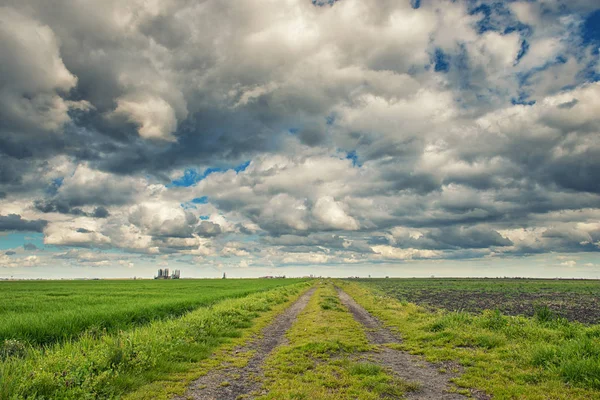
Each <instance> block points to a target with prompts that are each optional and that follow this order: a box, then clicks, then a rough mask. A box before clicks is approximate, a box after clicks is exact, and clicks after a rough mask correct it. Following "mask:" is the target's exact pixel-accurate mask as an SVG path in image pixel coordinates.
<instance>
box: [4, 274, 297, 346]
mask: <svg viewBox="0 0 600 400" xmlns="http://www.w3.org/2000/svg"><path fill="white" fill-rule="evenodd" d="M295 282H297V281H295V280H292V279H285V280H279V279H278V280H275V279H273V280H266V279H263V280H257V279H256V280H249V279H244V280H235V279H227V280H178V281H177V280H173V281H140V280H137V281H67V282H64V281H50V282H48V281H42V282H0V343H1V342H3V341H4V340H8V339H16V340H18V341H20V342H24V343H28V344H31V345H48V344H52V343H56V342H61V341H65V340H68V339H73V338H75V337H77V336H78V335H80V334H82V333H84V332H88V333H91V334H96V335H97V334H98V333H104V332H116V331H118V330H120V329H128V328H129V327H131V326H139V325H144V324H147V323H149V322H151V321H155V320H159V319H165V318H169V317H176V316H180V315H183V314H185V313H186V312H188V311H191V310H193V309H195V308H197V307H201V306H207V305H210V304H214V303H215V302H217V301H220V300H223V299H226V298H234V297H242V296H246V295H248V294H250V293H255V292H257V291H262V290H267V289H270V288H273V287H277V286H282V285H289V284H292V283H295Z"/></svg>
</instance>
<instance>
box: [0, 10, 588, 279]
mask: <svg viewBox="0 0 600 400" xmlns="http://www.w3.org/2000/svg"><path fill="white" fill-rule="evenodd" d="M592 3H593V2H589V1H572V2H568V4H566V3H565V2H560V1H554V0H552V1H544V2H530V1H513V2H509V3H502V2H497V3H494V4H493V5H491V4H488V3H486V2H479V1H475V2H472V1H454V2H450V1H446V0H436V1H427V2H420V3H419V2H412V3H411V2H408V1H405V2H381V1H375V0H344V1H332V2H311V1H305V0H290V1H285V2H281V1H276V0H272V1H267V2H266V3H265V2H264V1H258V0H251V1H245V2H230V3H227V4H224V3H223V2H221V1H217V0H208V1H205V2H203V3H202V4H197V3H194V2H176V1H163V2H147V1H141V0H128V1H116V0H114V1H113V0H109V1H104V2H88V3H86V4H83V3H73V2H64V1H57V2H52V3H51V4H50V3H45V2H39V1H30V0H19V1H16V0H8V1H6V2H4V5H3V6H2V8H1V9H0V55H2V60H3V63H2V65H0V210H2V215H0V231H7V232H16V231H19V232H28V231H29V232H39V233H43V235H44V243H45V244H50V245H54V246H58V247H59V248H60V247H62V246H71V247H74V248H77V247H81V248H83V250H82V253H75V252H74V253H72V254H66V253H65V254H64V256H63V257H62V258H58V259H60V260H67V259H68V260H80V261H81V262H82V263H89V264H90V265H92V264H93V265H97V266H102V265H105V263H104V264H103V263H102V260H103V257H107V256H106V253H104V252H100V251H97V249H105V248H114V249H120V250H121V251H122V252H132V253H144V254H145V256H148V257H166V259H168V257H179V256H185V257H187V258H186V259H190V258H192V257H194V259H196V260H202V262H203V263H211V262H212V263H214V265H217V266H218V265H220V264H219V263H221V261H220V259H221V258H222V259H226V260H228V261H227V262H230V263H235V265H237V266H239V263H240V262H241V261H240V260H238V259H243V261H244V263H245V264H244V265H247V266H256V265H269V266H277V265H312V264H336V265H337V264H339V265H343V264H345V263H346V264H347V263H364V264H369V263H381V262H386V261H387V262H397V263H401V262H404V261H414V260H441V259H448V258H450V259H457V258H478V257H488V259H491V258H493V257H504V258H506V257H521V256H527V255H531V254H540V253H542V254H544V253H550V252H553V251H559V252H566V253H578V252H597V251H599V250H600V228H599V227H598V226H597V221H598V219H599V218H600V184H599V181H598V179H597V176H598V175H599V174H600V162H599V161H597V160H600V140H599V139H598V138H599V137H600V135H598V133H599V131H600V119H599V118H598V115H597V110H598V108H599V107H600V83H599V82H598V80H599V79H600V77H599V75H598V71H599V70H600V67H599V66H600V62H599V57H600V56H599V55H598V52H597V48H598V44H599V43H600V38H597V37H594V36H593V35H594V34H593V32H591V33H590V32H588V30H587V29H588V28H587V27H588V26H589V21H588V18H589V16H590V15H591V14H590V13H592V12H593V11H594V10H595V7H594V6H593V4H592ZM188 178H189V179H188ZM44 253H46V252H44ZM3 257H5V259H4V261H3V262H4V263H5V264H6V265H7V263H8V262H9V261H7V260H9V259H10V260H13V258H16V257H15V255H12V256H10V257H9V256H8V255H6V254H4V255H3ZM572 259H575V258H572ZM570 260H571V259H570ZM21 261H22V262H25V263H28V265H34V264H36V263H38V265H39V262H40V261H39V260H37V261H35V260H34V259H31V260H29V261H24V260H23V259H22V260H21ZM113 261H114V264H118V265H121V264H119V260H113ZM10 262H11V263H12V262H13V261H10ZM69 262H71V261H69ZM165 262H166V261H165ZM94 263H96V264H94ZM129 263H130V261H129V260H125V261H124V263H123V266H125V267H127V266H128V265H129ZM11 265H13V264H11ZM111 265H112V264H111ZM232 265H233V264H232ZM573 266H574V267H578V264H577V265H573Z"/></svg>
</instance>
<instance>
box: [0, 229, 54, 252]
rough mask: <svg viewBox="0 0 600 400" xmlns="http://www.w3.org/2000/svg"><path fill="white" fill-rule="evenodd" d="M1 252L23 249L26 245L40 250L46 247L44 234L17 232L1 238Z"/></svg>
mask: <svg viewBox="0 0 600 400" xmlns="http://www.w3.org/2000/svg"><path fill="white" fill-rule="evenodd" d="M0 239H2V240H0V250H8V249H15V248H17V247H21V248H22V247H23V245H25V244H26V243H30V244H33V245H35V246H36V247H37V248H38V249H41V248H43V247H44V234H43V233H38V232H15V233H9V234H7V235H1V236H0Z"/></svg>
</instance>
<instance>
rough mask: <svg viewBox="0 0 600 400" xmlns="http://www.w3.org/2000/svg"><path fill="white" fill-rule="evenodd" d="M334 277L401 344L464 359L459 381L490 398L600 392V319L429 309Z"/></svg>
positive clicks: (433, 355) (434, 357) (436, 357)
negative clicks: (587, 322)
mask: <svg viewBox="0 0 600 400" xmlns="http://www.w3.org/2000/svg"><path fill="white" fill-rule="evenodd" d="M390 281H392V280H390ZM339 284H340V285H342V286H343V288H344V290H345V291H346V292H347V293H348V294H350V295H351V296H352V297H354V299H355V300H356V301H357V302H359V303H360V304H361V305H362V306H363V307H365V308H366V309H367V310H368V311H369V312H371V313H372V314H374V315H375V316H377V317H378V318H380V319H381V320H382V321H384V322H385V323H386V324H387V325H388V326H390V327H391V328H392V329H396V330H398V331H399V332H400V333H401V335H402V337H403V342H402V344H401V345H399V346H398V348H399V349H402V350H407V351H410V352H412V353H414V354H422V355H424V356H425V357H426V358H427V359H428V360H430V361H434V362H436V361H447V360H451V361H455V362H458V363H459V364H461V365H462V366H463V367H464V372H463V374H462V375H461V376H459V377H458V378H456V379H455V383H456V384H457V385H458V386H459V387H462V388H475V389H478V390H483V391H485V392H487V393H488V394H490V395H492V396H493V397H494V398H495V399H540V400H541V399H565V400H566V399H592V398H600V325H584V324H581V323H577V322H569V321H567V320H566V319H564V318H560V317H558V316H556V315H555V314H554V313H553V312H551V310H548V309H547V308H544V307H540V308H538V309H537V310H536V313H535V315H534V316H533V317H529V318H527V317H522V316H507V315H503V314H502V313H501V312H500V311H498V310H485V311H483V312H482V313H477V314H473V313H469V312H464V311H444V310H438V311H431V310H428V309H426V308H423V307H420V306H418V305H415V304H411V303H407V302H402V301H399V300H397V299H394V298H392V297H389V296H387V295H386V294H385V292H384V291H382V290H373V289H371V288H372V287H373V286H372V285H371V284H368V285H365V284H364V283H361V284H357V283H355V282H348V281H345V282H339ZM390 284H391V283H390Z"/></svg>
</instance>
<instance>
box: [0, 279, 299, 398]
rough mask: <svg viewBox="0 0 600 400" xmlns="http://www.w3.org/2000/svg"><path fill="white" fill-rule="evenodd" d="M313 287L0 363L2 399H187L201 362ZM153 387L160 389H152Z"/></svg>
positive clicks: (269, 293) (32, 351)
mask: <svg viewBox="0 0 600 400" xmlns="http://www.w3.org/2000/svg"><path fill="white" fill-rule="evenodd" d="M309 285H310V284H308V283H299V284H295V285H290V286H285V287H282V288H276V289H272V290H270V291H266V292H261V293H255V294H251V295H249V296H247V297H243V298H238V299H227V300H224V301H222V302H220V303H217V304H215V305H214V306H211V307H208V308H202V309H198V310H195V311H192V312H190V313H188V314H186V315H184V316H182V317H180V318H176V319H171V320H165V321H156V322H153V323H151V324H149V325H146V326H143V327H138V328H134V329H132V330H129V331H121V332H118V333H116V334H111V335H101V336H99V337H98V336H95V335H92V334H86V335H84V336H82V337H81V338H80V339H79V340H76V341H68V342H66V343H64V344H60V345H54V346H50V347H47V348H30V349H28V350H27V351H26V353H25V354H17V355H13V354H11V355H8V356H6V358H5V360H3V362H1V363H0V399H2V400H8V399H19V398H35V399H92V398H94V399H96V398H118V397H122V396H123V394H125V393H131V392H133V391H135V390H136V389H138V390H137V394H136V395H132V397H133V398H152V399H156V398H167V397H169V396H171V395H172V394H178V393H183V391H184V390H185V387H186V385H187V383H189V382H190V381H191V380H192V379H194V377H195V376H197V375H198V374H201V369H199V367H198V365H197V363H198V361H200V360H202V359H205V358H207V357H209V356H210V354H211V353H212V352H213V351H214V350H215V349H216V348H217V347H218V346H220V345H223V344H224V343H226V342H228V341H229V342H230V343H229V344H232V343H233V342H236V340H235V339H236V338H237V340H243V339H245V338H248V335H249V334H251V333H252V332H255V331H256V329H257V328H258V327H259V325H260V324H257V323H256V322H257V320H258V321H260V322H262V323H263V324H264V323H265V321H266V320H267V319H268V318H270V317H271V318H272V317H273V316H274V314H275V313H276V312H278V311H280V310H281V309H282V308H284V307H285V306H287V305H288V304H289V302H290V301H292V300H293V299H295V298H296V297H297V296H298V295H299V294H300V292H301V291H304V290H305V289H306V288H307V287H308V286H309ZM261 314H262V316H263V318H262V319H261ZM232 339H233V340H232ZM19 356H21V357H19ZM165 380H167V382H165ZM156 381H162V382H161V385H159V386H157V385H152V384H151V382H156ZM144 385H146V386H144Z"/></svg>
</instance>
